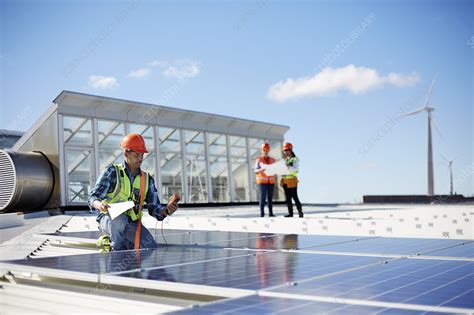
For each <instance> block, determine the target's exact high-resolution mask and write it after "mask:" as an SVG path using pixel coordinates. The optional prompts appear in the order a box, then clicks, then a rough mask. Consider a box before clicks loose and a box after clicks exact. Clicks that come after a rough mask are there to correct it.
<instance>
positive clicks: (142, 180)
mask: <svg viewBox="0 0 474 315" xmlns="http://www.w3.org/2000/svg"><path fill="white" fill-rule="evenodd" d="M144 201H145V173H144V172H143V171H142V172H141V174H140V203H139V205H138V207H139V209H140V211H139V213H140V212H141V211H142V208H143V202H144ZM141 230H142V222H141V218H140V216H139V217H138V222H137V230H136V231H135V241H134V244H133V249H135V250H138V249H140V234H141Z"/></svg>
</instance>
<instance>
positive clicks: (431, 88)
mask: <svg viewBox="0 0 474 315" xmlns="http://www.w3.org/2000/svg"><path fill="white" fill-rule="evenodd" d="M435 81H436V75H435V76H434V78H433V81H431V85H430V90H429V92H428V97H427V98H426V102H425V107H428V104H429V103H430V98H431V93H432V92H433V86H434V84H435Z"/></svg>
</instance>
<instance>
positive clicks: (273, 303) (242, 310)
mask: <svg viewBox="0 0 474 315" xmlns="http://www.w3.org/2000/svg"><path fill="white" fill-rule="evenodd" d="M216 313H219V314H270V313H271V314H291V315H296V314H305V315H306V314H321V313H323V314H329V313H330V314H374V313H377V314H420V311H414V310H406V309H400V308H398V309H395V308H388V309H387V308H384V307H376V306H365V305H351V304H342V303H329V302H314V301H305V300H299V299H290V298H273V297H267V296H258V295H251V296H248V297H243V298H238V299H229V300H226V301H223V302H215V303H209V304H208V305H203V306H194V307H192V308H188V309H184V310H181V311H175V312H172V313H169V314H206V315H207V314H216Z"/></svg>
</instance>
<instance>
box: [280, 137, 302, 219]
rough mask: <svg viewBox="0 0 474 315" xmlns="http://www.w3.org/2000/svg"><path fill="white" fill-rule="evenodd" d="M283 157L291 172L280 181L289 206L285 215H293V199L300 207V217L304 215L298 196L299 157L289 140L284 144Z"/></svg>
mask: <svg viewBox="0 0 474 315" xmlns="http://www.w3.org/2000/svg"><path fill="white" fill-rule="evenodd" d="M283 158H284V159H285V164H286V166H287V167H288V171H289V174H288V175H283V176H282V179H281V181H280V185H281V186H282V187H283V190H284V191H285V198H286V205H287V207H288V214H287V215H285V217H287V218H289V217H292V216H293V201H292V200H291V199H293V200H294V201H295V203H296V208H297V209H298V214H299V216H300V218H302V217H303V207H302V206H301V202H300V200H299V198H298V191H297V188H298V168H299V159H298V158H297V157H296V155H295V153H294V152H293V145H292V144H291V143H289V142H286V143H285V144H283Z"/></svg>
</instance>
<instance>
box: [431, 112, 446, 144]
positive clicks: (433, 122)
mask: <svg viewBox="0 0 474 315" xmlns="http://www.w3.org/2000/svg"><path fill="white" fill-rule="evenodd" d="M428 115H429V117H430V120H431V124H432V125H433V127H434V128H435V129H436V131H437V132H438V134H439V136H440V138H441V139H443V140H444V137H443V134H442V133H441V131H440V130H439V128H438V126H437V125H436V123H435V121H434V119H433V115H431V112H430V113H429V114H428Z"/></svg>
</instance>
